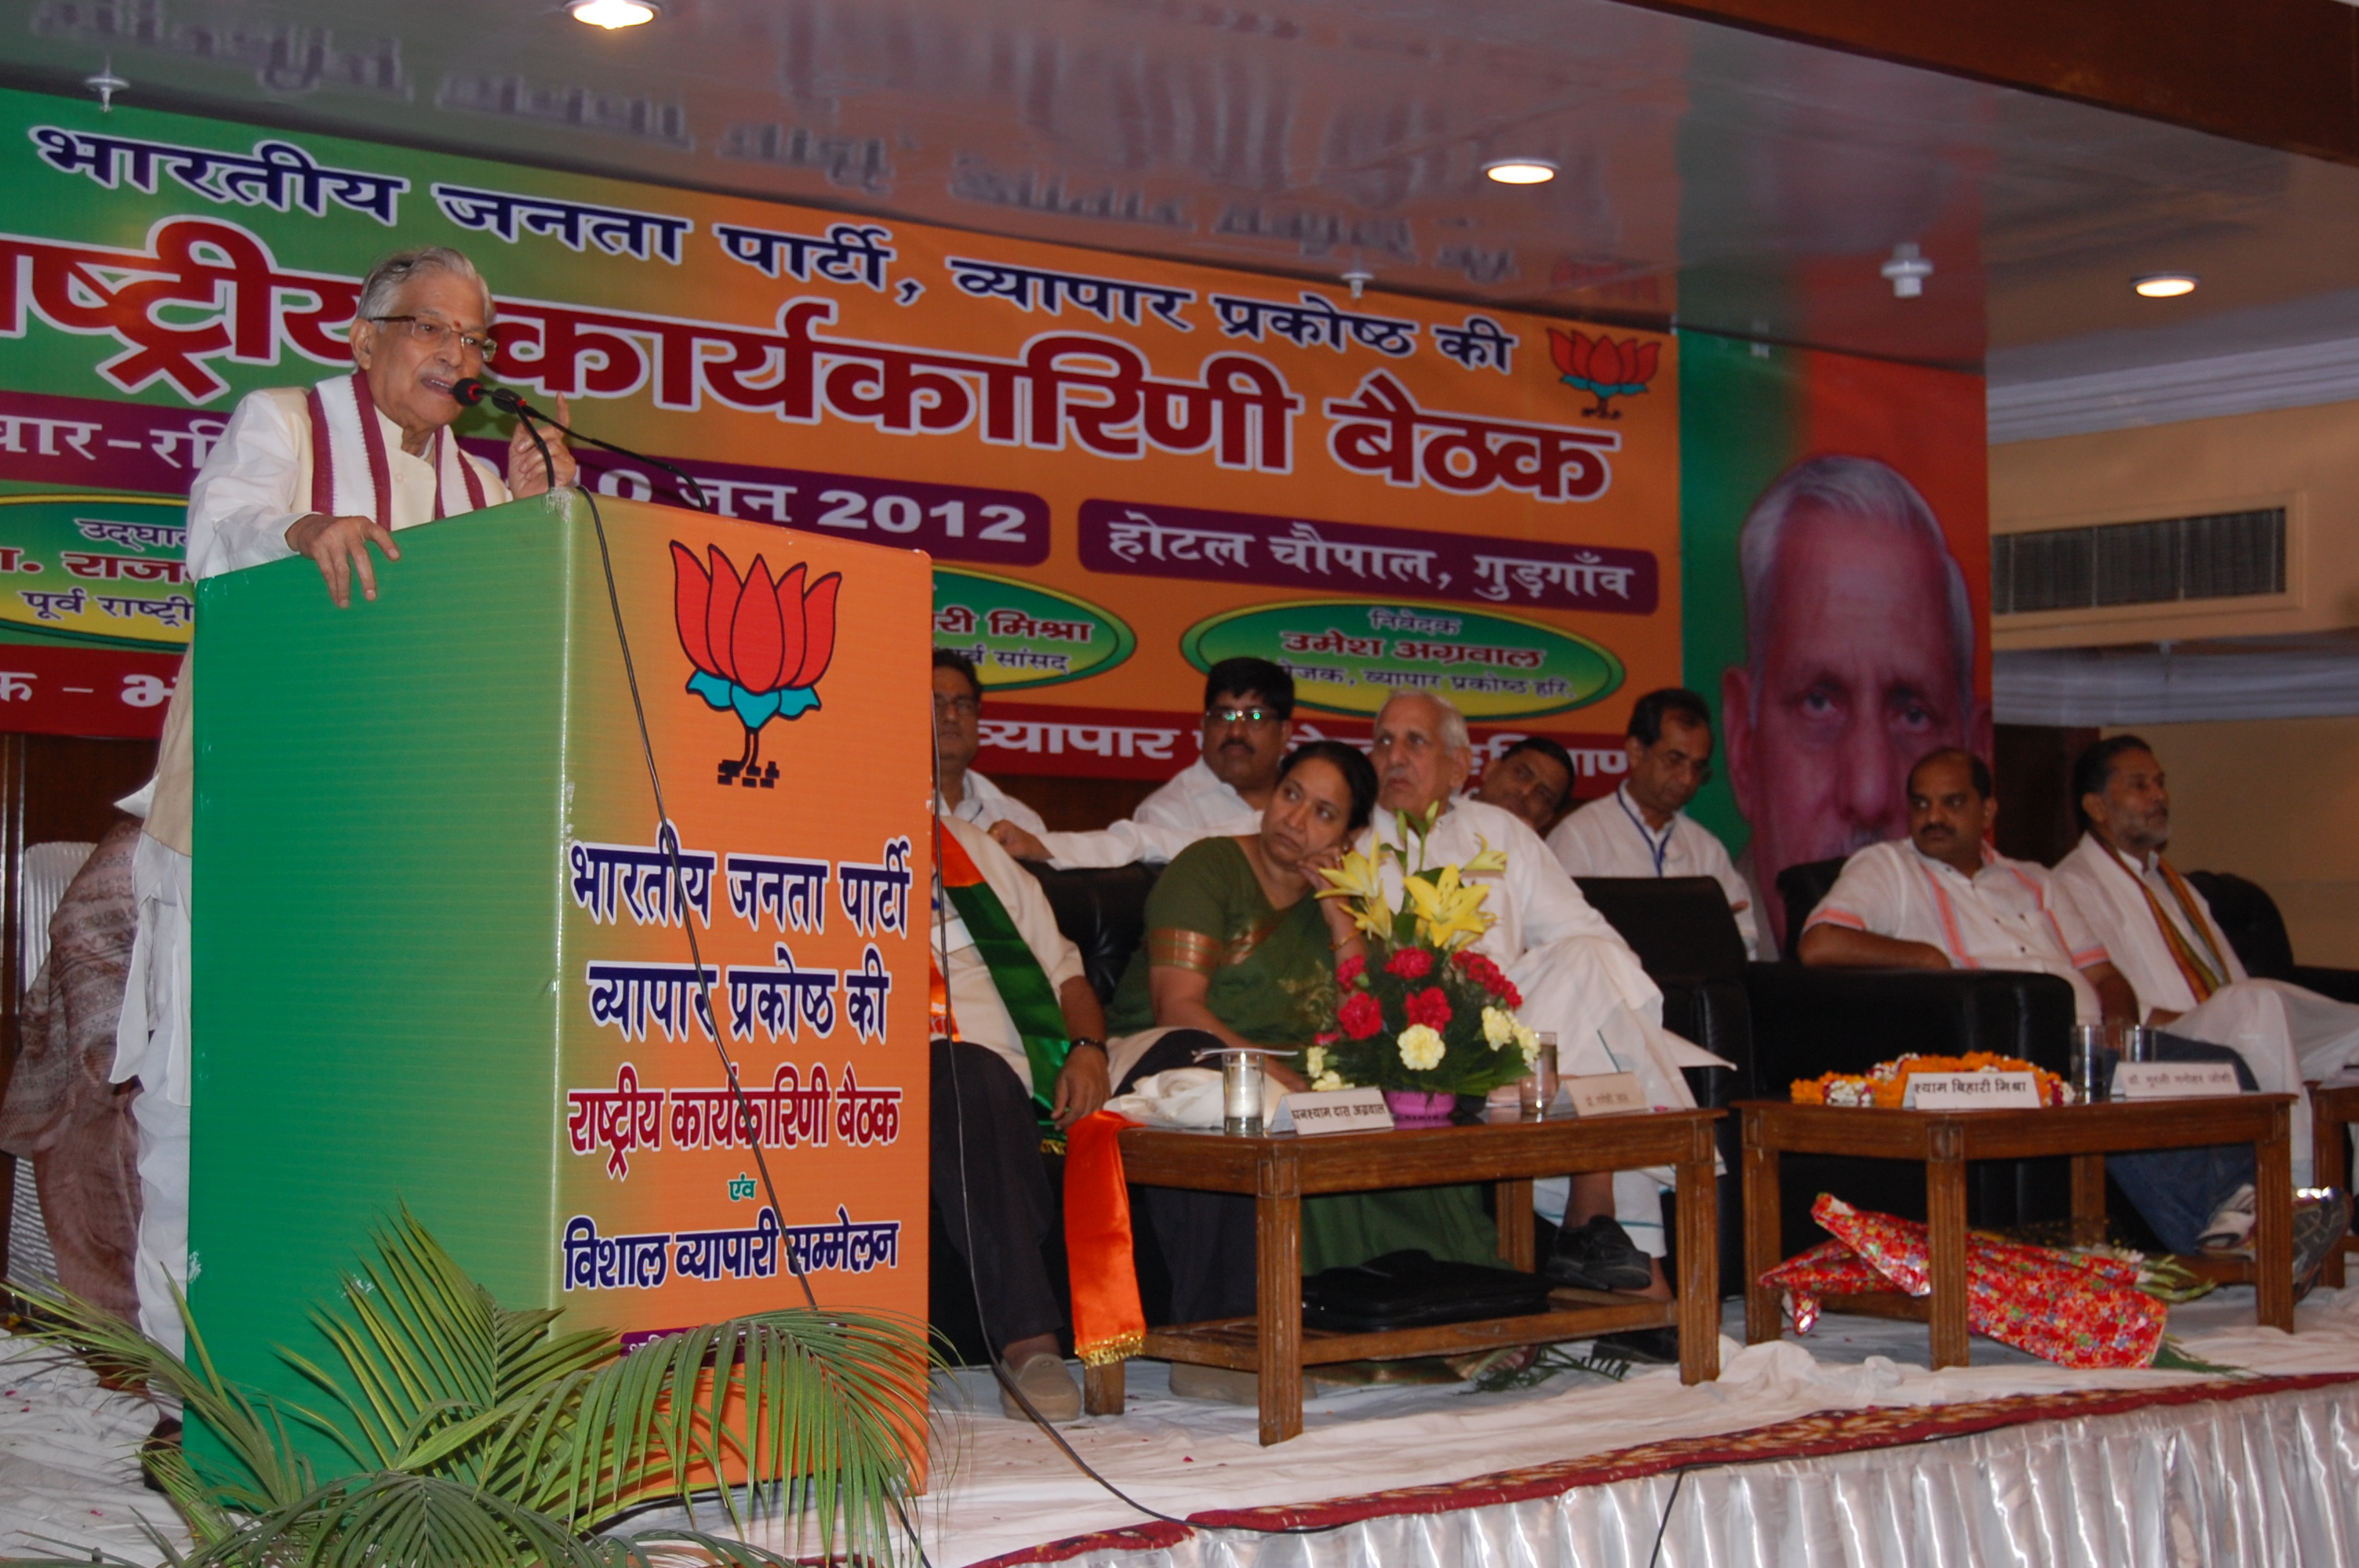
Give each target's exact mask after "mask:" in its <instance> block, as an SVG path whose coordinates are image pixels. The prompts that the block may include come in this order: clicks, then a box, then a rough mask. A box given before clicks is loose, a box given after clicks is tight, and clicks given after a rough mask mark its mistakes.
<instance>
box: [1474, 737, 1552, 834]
mask: <svg viewBox="0 0 2359 1568" xmlns="http://www.w3.org/2000/svg"><path fill="white" fill-rule="evenodd" d="M1467 798H1469V799H1470V800H1479V801H1481V802H1482V803H1483V804H1484V805H1485V806H1497V807H1498V808H1499V809H1500V810H1502V811H1506V812H1512V813H1514V814H1515V815H1516V816H1520V817H1522V818H1523V820H1524V826H1525V827H1529V828H1530V829H1531V830H1532V831H1533V832H1535V833H1538V834H1542V835H1545V834H1546V833H1547V832H1548V830H1549V828H1550V827H1554V826H1556V818H1557V813H1558V812H1560V811H1562V810H1563V809H1564V803H1565V802H1566V801H1568V800H1570V799H1571V798H1572V757H1571V754H1570V753H1569V752H1566V751H1565V749H1564V748H1563V747H1562V746H1560V745H1558V744H1557V743H1556V742H1555V741H1551V740H1549V738H1548V737H1547V736H1545V735H1527V736H1525V737H1524V738H1523V739H1522V740H1520V741H1517V742H1516V743H1515V744H1514V745H1512V746H1510V747H1508V748H1507V749H1506V751H1504V752H1500V753H1499V756H1498V760H1497V761H1496V762H1493V763H1492V764H1491V765H1490V766H1489V767H1486V768H1484V770H1483V776H1482V777H1481V778H1480V779H1478V780H1476V781H1475V784H1474V787H1473V789H1472V790H1471V791H1469V792H1468V795H1467Z"/></svg>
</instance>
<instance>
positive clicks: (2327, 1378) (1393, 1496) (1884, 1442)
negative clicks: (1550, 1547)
mask: <svg viewBox="0 0 2359 1568" xmlns="http://www.w3.org/2000/svg"><path fill="white" fill-rule="evenodd" d="M2344 1383H2359V1373H2352V1372H2332V1373H2313V1374H2310V1375H2307V1376H2303V1377H2292V1378H2252V1379H2222V1380H2218V1381H2212V1382H2202V1383H2188V1384H2182V1385H2180V1387H2177V1388H2170V1389H2136V1390H2080V1391H2075V1392H2067V1393H2056V1394H2018V1395H2016V1396H2014V1397H2012V1398H2009V1399H2003V1400H1975V1401H1973V1402H1971V1403H1964V1404H1951V1405H1931V1406H1923V1405H1889V1406H1881V1407H1878V1408H1875V1409H1872V1410H1861V1411H1820V1412H1818V1413H1817V1414H1814V1415H1805V1416H1797V1417H1795V1418H1794V1419H1793V1420H1791V1421H1781V1422H1775V1423H1774V1424H1772V1425H1769V1426H1756V1427H1752V1428H1749V1429H1748V1430H1746V1431H1744V1432H1730V1433H1718V1434H1716V1435H1713V1436H1710V1437H1682V1438H1674V1439H1671V1440H1670V1441H1668V1442H1664V1443H1649V1444H1641V1445H1640V1446H1638V1447H1636V1448H1617V1449H1614V1450H1612V1451H1610V1452H1608V1453H1604V1454H1588V1455H1585V1456H1583V1457H1582V1458H1579V1459H1564V1460H1559V1461H1557V1462H1556V1463H1554V1464H1549V1465H1530V1466H1527V1467H1525V1468H1523V1469H1517V1470H1499V1471H1495V1472H1493V1473H1492V1474H1490V1475H1488V1476H1474V1477H1473V1478H1471V1479H1468V1480H1464V1481H1451V1482H1447V1483H1444V1484H1442V1485H1439V1486H1431V1487H1397V1488H1395V1489H1393V1490H1390V1491H1384V1492H1371V1493H1368V1494H1366V1495H1364V1496H1362V1497H1356V1498H1332V1499H1330V1500H1328V1501H1326V1502H1321V1503H1309V1504H1303V1505H1299V1506H1295V1505H1285V1504H1280V1505H1274V1506H1271V1507H1268V1508H1257V1509H1207V1510H1205V1511H1204V1512H1202V1513H1196V1514H1190V1516H1189V1517H1188V1524H1187V1525H1185V1526H1182V1525H1176V1524H1165V1523H1163V1522H1161V1521H1159V1520H1158V1521H1155V1522H1152V1523H1148V1524H1144V1525H1138V1526H1135V1527H1133V1528H1130V1529H1126V1530H1099V1531H1096V1532H1094V1533H1093V1534H1089V1535H1076V1536H1069V1537H1067V1538H1066V1539H1065V1540H1062V1541H1049V1542H1048V1543H1047V1544H1045V1545H1041V1546H1031V1547H1027V1548H1025V1549H1024V1550H1023V1551H1021V1552H1006V1553H1004V1554H1003V1555H1001V1556H998V1557H993V1558H988V1559H986V1560H984V1562H982V1563H976V1564H974V1565H973V1568H1019V1565H1020V1564H1026V1563H1062V1562H1066V1561H1069V1560H1071V1559H1072V1558H1075V1557H1079V1556H1082V1554H1084V1553H1086V1552H1143V1551H1152V1550H1155V1549H1157V1548H1160V1547H1169V1546H1175V1545H1177V1544H1179V1543H1180V1541H1185V1540H1186V1539H1187V1538H1188V1536H1189V1535H1190V1533H1191V1530H1283V1529H1288V1528H1303V1527H1309V1528H1313V1529H1318V1528H1327V1529H1332V1528H1335V1527H1337V1526H1341V1525H1350V1524H1357V1523H1359V1522H1361V1521H1362V1520H1364V1519H1383V1518H1386V1517H1387V1516H1390V1515H1396V1514H1438V1513H1453V1512H1456V1511H1458V1510H1460V1509H1481V1508H1491V1507H1495V1506H1496V1505H1498V1504H1501V1503H1519V1502H1527V1501H1530V1500H1531V1499H1533V1498H1548V1497H1554V1496H1556V1495H1557V1494H1559V1493H1561V1492H1569V1491H1571V1490H1572V1489H1573V1488H1575V1487H1602V1486H1610V1485H1612V1484H1613V1483H1614V1482H1617V1481H1635V1480H1639V1479H1642V1478H1643V1477H1645V1476H1655V1475H1660V1474H1662V1473H1663V1472H1665V1471H1668V1470H1684V1469H1690V1468H1694V1467H1697V1466H1701V1465H1730V1464H1758V1463H1762V1462H1764V1461H1768V1460H1779V1459H1821V1458H1826V1457H1830V1456H1832V1455H1834V1454H1855V1453H1857V1452H1859V1451H1860V1450H1862V1449H1868V1448H1900V1447H1905V1446H1907V1445H1908V1444H1915V1443H1928V1442H1932V1441H1935V1440H1937V1439H1941V1438H1951V1437H1962V1436H1965V1435H1967V1434H1969V1433H1978V1432H1994V1431H1997V1430H1998V1429H2000V1428H2002V1427H2009V1426H2026V1425H2028V1424H2030V1423H2031V1422H2042V1421H2077V1420H2084V1419H2087V1418H2090V1417H2097V1416H2109V1415H2125V1414H2127V1413H2128V1412H2130V1411H2136V1410H2146V1409H2150V1408H2152V1407H2155V1406H2158V1405H2162V1406H2168V1405H2190V1404H2202V1403H2207V1402H2212V1401H2218V1400H2249V1399H2260V1398H2264V1397H2267V1396H2268V1395H2271V1394H2286V1393H2299V1392H2301V1391H2303V1390H2310V1389H2322V1388H2332V1387H2334V1386H2335V1385H2337V1384H2344Z"/></svg>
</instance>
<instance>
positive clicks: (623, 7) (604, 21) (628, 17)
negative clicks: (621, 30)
mask: <svg viewBox="0 0 2359 1568" xmlns="http://www.w3.org/2000/svg"><path fill="white" fill-rule="evenodd" d="M566 9H567V10H568V11H571V12H572V13H573V19H574V20H575V21H577V22H587V23H589V24H590V25H591V26H592V27H603V28H605V29H606V30H607V31H608V32H610V33H611V32H613V31H614V29H615V28H617V27H637V26H639V25H640V24H641V23H643V22H652V21H654V20H655V19H656V13H657V12H658V10H659V9H661V7H659V6H658V5H656V4H655V0H573V4H572V5H568V6H567V7H566Z"/></svg>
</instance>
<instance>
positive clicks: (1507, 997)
mask: <svg viewBox="0 0 2359 1568" xmlns="http://www.w3.org/2000/svg"><path fill="white" fill-rule="evenodd" d="M1491 994H1492V995H1493V996H1495V997H1497V998H1498V999H1499V1000H1501V1001H1504V1002H1506V1004H1507V1011H1509V1012H1513V1011H1516V1009H1517V1008H1519V1007H1521V1006H1523V1005H1524V993H1523V992H1521V991H1519V990H1517V989H1516V983H1515V982H1514V981H1513V980H1511V979H1507V978H1506V976H1505V975H1502V976H1500V977H1499V984H1498V988H1497V989H1495V990H1494V991H1492V993H1491Z"/></svg>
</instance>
